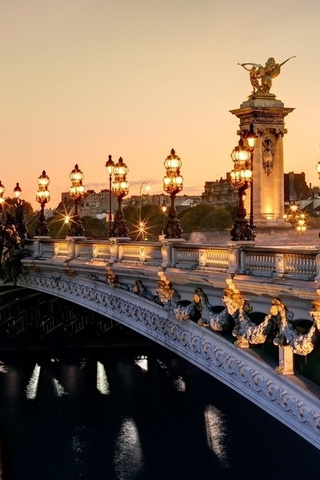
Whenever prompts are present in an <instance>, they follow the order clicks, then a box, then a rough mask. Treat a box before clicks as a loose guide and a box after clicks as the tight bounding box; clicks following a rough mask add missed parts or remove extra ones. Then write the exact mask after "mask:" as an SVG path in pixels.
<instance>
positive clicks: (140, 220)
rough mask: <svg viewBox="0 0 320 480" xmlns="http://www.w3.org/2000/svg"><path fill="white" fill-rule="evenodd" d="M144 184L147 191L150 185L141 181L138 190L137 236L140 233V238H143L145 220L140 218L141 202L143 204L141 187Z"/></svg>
mask: <svg viewBox="0 0 320 480" xmlns="http://www.w3.org/2000/svg"><path fill="white" fill-rule="evenodd" d="M144 185H145V186H146V190H147V192H149V190H150V188H151V187H150V185H148V183H147V182H142V183H141V185H140V192H139V233H138V236H140V235H141V237H142V240H145V222H144V221H143V220H142V204H143V194H142V187H143V186H144Z"/></svg>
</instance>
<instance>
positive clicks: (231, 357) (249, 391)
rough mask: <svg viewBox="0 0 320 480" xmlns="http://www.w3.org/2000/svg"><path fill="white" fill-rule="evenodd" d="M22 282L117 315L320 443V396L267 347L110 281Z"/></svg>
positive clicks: (28, 278)
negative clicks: (239, 340)
mask: <svg viewBox="0 0 320 480" xmlns="http://www.w3.org/2000/svg"><path fill="white" fill-rule="evenodd" d="M18 285H19V286H23V287H27V288H30V289H33V290H38V291H41V292H45V293H49V294H51V295H55V296H58V297H60V298H64V299H65V300H68V301H70V302H73V303H76V304H78V305H82V306H83V307H85V308H88V309H90V310H93V311H94V312H96V313H99V314H102V315H104V316H106V317H108V318H110V319H112V320H115V321H117V322H119V323H121V324H123V325H125V326H126V327H128V328H130V329H132V330H134V331H135V332H137V333H139V334H141V335H144V336H145V337H148V338H149V339H150V340H153V341H155V342H157V343H158V344H160V345H162V346H164V347H165V348H168V349H169V350H171V351H172V352H174V353H176V354H177V355H179V356H181V357H182V358H184V359H185V360H187V361H189V362H191V363H192V364H193V365H195V366H197V367H198V368H201V369H202V370H203V371H205V372H207V373H208V374H209V375H211V376H213V377H214V378H216V379H218V380H220V381H222V382H223V383H224V384H225V385H227V386H229V387H230V388H232V389H233V390H235V391H236V392H238V393H240V394H241V395H243V396H244V397H246V398H247V399H248V400H250V401H252V402H253V403H255V404H256V405H257V406H259V407H260V408H263V409H264V410H265V411H266V412H268V413H269V414H271V415H272V416H273V417H275V418H276V419H278V420H279V421H281V422H282V423H284V424H285V425H286V426H288V427H289V428H291V429H292V430H294V431H295V432H296V433H298V434H299V435H301V436H302V437H303V438H305V439H306V440H307V441H309V442H310V443H312V444H313V445H314V446H316V447H317V448H319V449H320V405H319V398H318V396H317V395H316V394H314V392H313V391H312V389H311V387H310V391H306V388H305V387H306V384H305V382H302V381H301V382H300V381H299V378H298V377H296V376H294V377H293V378H291V377H285V376H280V375H279V374H277V373H276V372H275V370H274V367H275V366H276V365H271V364H270V361H269V362H266V361H265V359H264V358H263V353H262V352H258V351H256V350H254V349H251V348H250V349H245V350H244V349H240V348H237V347H235V346H234V345H233V343H232V342H231V341H230V340H228V339H226V338H224V337H222V336H221V335H220V334H219V333H216V332H212V331H208V330H207V329H204V328H201V327H199V326H198V325H197V324H196V323H195V322H192V321H191V320H187V321H179V320H177V319H176V318H175V316H174V314H173V313H172V312H170V311H167V310H165V309H164V308H163V307H162V306H161V305H157V304H155V303H153V302H152V301H150V300H148V299H144V298H141V297H139V296H137V295H135V294H134V293H131V292H129V291H126V290H124V289H120V288H115V287H112V286H110V285H108V284H107V283H105V282H101V281H99V280H94V279H92V278H85V277H79V276H77V279H76V280H75V279H74V278H73V277H72V276H70V277H68V276H63V277H62V276H58V277H55V276H48V275H46V274H44V273H42V274H41V275H37V274H35V273H31V272H29V273H26V274H23V275H20V276H19V279H18Z"/></svg>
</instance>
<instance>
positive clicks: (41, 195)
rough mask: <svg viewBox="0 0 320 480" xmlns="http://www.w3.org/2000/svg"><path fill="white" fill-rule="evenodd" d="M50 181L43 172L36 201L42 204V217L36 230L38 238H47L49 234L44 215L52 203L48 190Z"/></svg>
mask: <svg viewBox="0 0 320 480" xmlns="http://www.w3.org/2000/svg"><path fill="white" fill-rule="evenodd" d="M49 183H50V179H49V177H48V175H47V174H46V172H45V170H43V171H42V174H41V175H40V177H38V190H37V193H36V200H37V202H38V203H39V204H40V208H41V210H40V216H39V222H38V226H37V228H36V235H38V236H47V235H48V233H49V230H48V227H47V222H46V218H45V215H44V207H45V205H46V204H47V203H48V202H49V201H50V192H49V190H48V185H49Z"/></svg>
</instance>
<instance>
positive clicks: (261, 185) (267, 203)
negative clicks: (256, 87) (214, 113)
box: [230, 91, 294, 230]
mask: <svg viewBox="0 0 320 480" xmlns="http://www.w3.org/2000/svg"><path fill="white" fill-rule="evenodd" d="M293 110H294V108H285V107H284V104H283V103H282V102H281V101H280V100H277V99H276V96H275V95H274V94H272V93H269V92H263V91H256V92H253V93H252V94H251V95H250V97H249V98H248V100H247V101H245V102H243V103H242V104H241V105H240V108H238V109H236V110H231V111H230V112H231V113H232V114H233V115H235V116H236V117H238V118H239V120H240V125H239V126H240V130H239V131H238V134H239V135H240V136H241V137H243V138H245V136H246V134H247V132H248V130H249V128H250V124H253V126H254V131H255V133H256V134H257V135H258V138H257V140H256V145H255V148H254V153H253V176H252V178H253V186H252V192H253V215H254V224H255V226H256V229H257V230H259V229H266V228H270V229H275V228H287V227H288V224H286V223H285V222H284V220H283V213H284V175H283V174H284V172H283V137H284V135H285V134H286V133H287V130H286V128H285V123H284V118H285V117H286V116H287V115H288V114H289V113H291V112H292V111H293ZM250 195H251V191H250V190H248V195H247V201H248V199H249V198H250ZM247 211H249V210H247Z"/></svg>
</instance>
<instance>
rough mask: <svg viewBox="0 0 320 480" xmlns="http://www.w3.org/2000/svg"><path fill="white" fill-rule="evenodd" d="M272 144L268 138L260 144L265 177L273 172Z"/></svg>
mask: <svg viewBox="0 0 320 480" xmlns="http://www.w3.org/2000/svg"><path fill="white" fill-rule="evenodd" d="M273 157H274V143H273V142H272V140H271V138H270V137H266V138H265V139H264V140H263V142H262V166H263V169H264V171H265V173H266V174H267V175H270V173H271V172H272V170H273Z"/></svg>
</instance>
